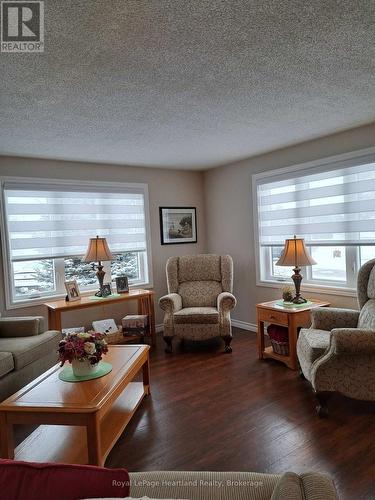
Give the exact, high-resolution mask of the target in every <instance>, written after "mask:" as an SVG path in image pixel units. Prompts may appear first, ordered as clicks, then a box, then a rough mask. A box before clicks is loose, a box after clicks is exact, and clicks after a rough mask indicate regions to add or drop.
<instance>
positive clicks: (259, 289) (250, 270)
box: [204, 124, 375, 323]
mask: <svg viewBox="0 0 375 500" xmlns="http://www.w3.org/2000/svg"><path fill="white" fill-rule="evenodd" d="M372 146H375V124H371V125H368V126H365V127H360V128H357V129H352V130H350V131H346V132H342V133H339V134H335V135H332V136H329V137H325V138H323V139H318V140H314V141H309V142H306V143H303V144H300V145H298V146H294V147H289V148H285V149H281V150H278V151H274V152H272V153H269V154H265V155H261V156H257V157H254V158H250V159H247V160H243V161H241V162H237V163H235V164H231V165H226V166H223V167H220V168H216V169H213V170H208V171H206V172H205V175H204V184H205V203H206V228H207V235H206V237H207V251H208V252H216V253H229V254H230V255H232V257H233V259H234V265H235V277H234V292H235V294H236V296H237V299H238V305H237V308H236V310H235V311H234V312H233V317H234V318H235V319H237V320H240V321H244V322H247V323H255V322H256V313H255V305H256V304H257V303H258V302H264V301H267V300H273V299H276V298H279V297H280V291H279V290H277V289H274V288H268V287H264V286H257V285H256V271H255V255H254V241H253V234H254V224H253V207H252V193H251V176H252V174H255V173H259V172H264V171H267V170H274V169H277V168H280V167H286V166H290V165H295V164H299V163H303V162H307V161H311V160H315V159H319V158H324V157H328V156H334V155H336V154H341V153H345V152H350V151H355V150H359V149H364V148H368V147H372ZM304 295H306V293H305V294H304ZM308 296H309V297H311V298H318V297H323V298H324V299H326V300H328V301H330V302H331V304H332V305H336V306H342V307H356V300H355V299H354V298H351V297H343V296H341V297H340V296H337V295H324V296H323V295H320V296H319V295H315V294H313V293H310V292H309V293H308Z"/></svg>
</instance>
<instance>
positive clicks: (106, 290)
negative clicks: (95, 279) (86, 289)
mask: <svg viewBox="0 0 375 500" xmlns="http://www.w3.org/2000/svg"><path fill="white" fill-rule="evenodd" d="M100 291H101V293H102V297H109V296H110V295H112V288H111V284H110V283H105V284H104V285H103V286H102V288H101V290H100Z"/></svg>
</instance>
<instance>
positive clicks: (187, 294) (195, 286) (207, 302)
mask: <svg viewBox="0 0 375 500" xmlns="http://www.w3.org/2000/svg"><path fill="white" fill-rule="evenodd" d="M222 291H223V289H222V287H221V283H218V282H217V281H186V282H185V283H181V284H180V286H179V287H178V293H179V295H181V298H182V307H215V306H216V302H217V296H218V295H219V294H220V293H221V292H222Z"/></svg>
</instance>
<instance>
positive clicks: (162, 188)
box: [0, 157, 206, 327]
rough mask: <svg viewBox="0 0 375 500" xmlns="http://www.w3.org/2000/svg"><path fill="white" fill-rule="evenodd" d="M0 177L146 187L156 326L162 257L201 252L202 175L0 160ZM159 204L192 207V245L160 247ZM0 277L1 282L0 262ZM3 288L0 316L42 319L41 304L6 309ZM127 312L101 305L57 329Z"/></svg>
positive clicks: (203, 246) (70, 317)
mask: <svg viewBox="0 0 375 500" xmlns="http://www.w3.org/2000/svg"><path fill="white" fill-rule="evenodd" d="M0 175H13V176H23V177H36V178H37V177H40V178H42V177H45V178H51V179H56V178H59V179H73V180H75V179H76V180H77V182H79V181H80V180H95V181H112V182H116V181H118V182H143V183H147V184H148V188H149V200H150V223H151V245H152V267H153V278H154V289H155V292H156V304H155V310H156V323H161V322H162V314H161V311H159V308H158V306H157V298H158V297H160V296H161V295H163V294H164V293H166V278H165V263H166V260H167V259H168V257H170V256H172V255H185V254H195V253H204V252H205V250H206V244H205V224H204V220H205V216H204V196H203V174H202V173H201V172H189V171H183V170H170V169H169V170H167V169H154V168H140V167H124V166H114V165H99V164H89V163H75V162H64V161H53V160H37V159H26V158H11V157H0ZM159 206H193V207H196V208H197V228H198V243H197V244H186V245H184V244H179V245H161V244H160V229H159ZM0 279H1V280H2V281H3V269H2V260H1V264H0ZM3 289H4V287H3V286H0V312H1V313H2V314H3V315H4V316H13V315H18V316H20V315H25V314H27V315H28V314H30V315H34V314H43V315H45V313H46V311H45V309H44V307H43V306H34V307H29V308H24V309H14V310H11V311H6V310H5V300H4V291H3ZM127 311H128V309H127V308H124V306H123V305H116V306H112V307H111V308H109V307H108V306H107V307H106V309H105V310H103V308H102V307H96V308H90V309H87V310H86V311H80V312H75V313H70V314H65V315H63V327H68V326H81V325H85V326H90V323H91V322H92V321H93V320H95V319H103V317H104V316H105V317H107V318H112V317H114V318H115V319H119V318H121V317H122V316H123V315H124V314H126V312H127Z"/></svg>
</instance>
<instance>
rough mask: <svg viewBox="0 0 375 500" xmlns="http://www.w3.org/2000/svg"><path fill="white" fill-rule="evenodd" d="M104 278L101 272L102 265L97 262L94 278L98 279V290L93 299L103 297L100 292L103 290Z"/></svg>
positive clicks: (103, 273) (103, 272)
mask: <svg viewBox="0 0 375 500" xmlns="http://www.w3.org/2000/svg"><path fill="white" fill-rule="evenodd" d="M104 276H105V271H103V266H102V263H101V262H100V261H99V262H98V269H97V271H96V277H97V278H98V281H99V290H98V291H97V292H96V294H95V297H103V294H102V290H103V282H104Z"/></svg>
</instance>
